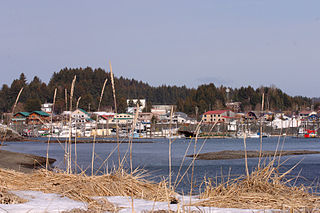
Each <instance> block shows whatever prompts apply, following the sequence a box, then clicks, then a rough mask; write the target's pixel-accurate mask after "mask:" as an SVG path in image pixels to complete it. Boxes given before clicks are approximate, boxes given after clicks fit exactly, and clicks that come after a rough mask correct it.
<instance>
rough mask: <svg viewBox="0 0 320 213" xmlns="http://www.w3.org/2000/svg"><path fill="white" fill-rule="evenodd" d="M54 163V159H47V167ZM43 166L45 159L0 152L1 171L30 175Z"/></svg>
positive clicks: (4, 151)
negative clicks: (13, 171) (7, 170)
mask: <svg viewBox="0 0 320 213" xmlns="http://www.w3.org/2000/svg"><path fill="white" fill-rule="evenodd" d="M55 161H56V159H53V158H49V165H52V164H53V163H54V162H55ZM45 166H46V158H45V157H41V156H37V155H32V154H24V153H18V152H10V151H7V150H0V168H2V169H10V170H15V171H19V172H24V173H31V172H32V171H34V170H36V169H40V168H45Z"/></svg>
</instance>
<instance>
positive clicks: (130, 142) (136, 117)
mask: <svg viewBox="0 0 320 213" xmlns="http://www.w3.org/2000/svg"><path fill="white" fill-rule="evenodd" d="M138 116H139V103H137V110H136V114H135V115H134V119H133V124H132V128H131V140H130V141H129V145H130V169H131V174H132V171H133V166H132V140H133V134H134V129H135V127H136V123H137V120H138Z"/></svg>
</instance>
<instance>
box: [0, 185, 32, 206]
mask: <svg viewBox="0 0 320 213" xmlns="http://www.w3.org/2000/svg"><path fill="white" fill-rule="evenodd" d="M24 202H26V200H24V199H22V198H20V197H18V196H17V195H14V194H12V193H10V192H8V191H7V189H6V187H5V184H4V183H3V182H2V181H0V204H18V203H24Z"/></svg>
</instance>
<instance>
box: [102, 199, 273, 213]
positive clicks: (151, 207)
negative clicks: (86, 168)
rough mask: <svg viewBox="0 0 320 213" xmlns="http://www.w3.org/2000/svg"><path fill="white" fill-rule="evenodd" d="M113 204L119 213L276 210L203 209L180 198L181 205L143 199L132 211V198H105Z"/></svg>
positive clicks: (255, 211) (255, 212) (267, 212)
mask: <svg viewBox="0 0 320 213" xmlns="http://www.w3.org/2000/svg"><path fill="white" fill-rule="evenodd" d="M104 198H106V199H107V200H108V201H109V202H111V203H112V204H115V205H117V206H118V207H121V208H123V209H121V210H120V211H119V213H131V212H133V210H134V212H148V211H157V210H172V211H178V209H179V210H180V212H192V211H194V212H208V213H209V212H210V213H272V212H274V210H261V209H260V210H259V209H234V208H216V207H202V206H188V204H190V197H189V196H185V197H183V196H179V197H178V199H179V200H180V202H179V204H168V202H154V201H147V200H141V199H134V200H133V209H132V200H131V198H130V197H120V196H114V197H104ZM197 201H200V199H198V198H196V197H191V203H194V202H197Z"/></svg>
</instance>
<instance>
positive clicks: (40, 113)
mask: <svg viewBox="0 0 320 213" xmlns="http://www.w3.org/2000/svg"><path fill="white" fill-rule="evenodd" d="M32 113H36V114H38V115H41V116H45V117H49V116H50V115H49V114H48V113H46V112H44V111H33V112H32ZM32 113H30V114H32Z"/></svg>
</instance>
